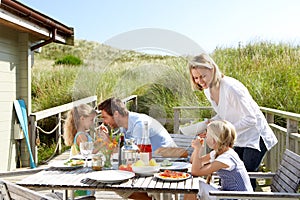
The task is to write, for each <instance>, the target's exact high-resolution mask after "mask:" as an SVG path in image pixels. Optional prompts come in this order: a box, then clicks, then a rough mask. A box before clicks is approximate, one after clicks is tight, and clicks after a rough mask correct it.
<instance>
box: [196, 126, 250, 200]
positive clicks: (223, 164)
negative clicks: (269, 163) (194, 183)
mask: <svg viewBox="0 0 300 200" xmlns="http://www.w3.org/2000/svg"><path fill="white" fill-rule="evenodd" d="M235 138H236V131H235V128H234V126H233V125H232V124H231V123H230V122H227V121H219V120H217V121H212V122H211V123H209V124H208V126H207V135H206V144H207V145H208V147H210V148H211V149H213V151H211V152H210V153H208V154H206V155H204V156H201V155H202V153H203V151H204V148H205V147H204V144H203V142H204V141H203V138H201V139H200V138H197V139H195V140H193V141H192V147H193V148H194V151H193V153H192V156H191V162H192V175H194V176H207V175H208V183H205V182H204V181H203V182H202V181H201V182H200V186H199V193H198V197H199V198H200V199H201V200H203V199H205V200H206V199H215V198H214V197H212V196H210V195H209V191H211V190H218V188H217V187H216V186H213V185H210V184H209V181H210V180H209V179H210V178H209V177H210V175H211V174H212V173H213V172H216V173H217V175H218V176H219V177H220V179H221V188H219V189H220V190H226V191H253V189H252V186H251V183H250V178H249V176H248V174H247V171H246V168H245V165H244V163H243V161H241V159H240V158H239V156H238V154H237V153H236V152H235V151H234V150H233V149H232V146H233V144H234V141H235Z"/></svg>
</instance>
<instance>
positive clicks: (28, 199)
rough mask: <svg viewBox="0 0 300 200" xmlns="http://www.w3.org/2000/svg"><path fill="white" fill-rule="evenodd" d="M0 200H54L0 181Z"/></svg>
mask: <svg viewBox="0 0 300 200" xmlns="http://www.w3.org/2000/svg"><path fill="white" fill-rule="evenodd" d="M0 199H1V200H11V199H15V200H19V199H22V200H23V199H24V200H53V199H54V198H52V197H49V196H46V195H43V194H40V193H38V192H36V191H33V190H30V189H27V188H25V187H22V186H19V185H16V184H13V183H11V182H8V181H4V180H0Z"/></svg>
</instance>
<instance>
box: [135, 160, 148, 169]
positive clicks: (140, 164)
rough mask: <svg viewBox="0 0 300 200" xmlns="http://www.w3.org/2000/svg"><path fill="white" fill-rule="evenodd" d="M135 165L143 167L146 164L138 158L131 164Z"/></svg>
mask: <svg viewBox="0 0 300 200" xmlns="http://www.w3.org/2000/svg"><path fill="white" fill-rule="evenodd" d="M133 165H134V166H135V167H143V166H146V165H145V163H144V161H142V160H138V161H136V162H135V163H134V164H133Z"/></svg>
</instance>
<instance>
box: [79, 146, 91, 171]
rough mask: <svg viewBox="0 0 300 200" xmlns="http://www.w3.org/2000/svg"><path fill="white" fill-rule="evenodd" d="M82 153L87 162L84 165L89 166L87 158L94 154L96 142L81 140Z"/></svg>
mask: <svg viewBox="0 0 300 200" xmlns="http://www.w3.org/2000/svg"><path fill="white" fill-rule="evenodd" d="M79 147H80V153H81V155H82V156H84V158H85V164H84V166H85V167H87V166H88V163H87V158H88V157H89V156H90V155H91V154H92V152H93V148H94V143H93V142H81V143H80V145H79Z"/></svg>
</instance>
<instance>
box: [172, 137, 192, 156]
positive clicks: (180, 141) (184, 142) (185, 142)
mask: <svg viewBox="0 0 300 200" xmlns="http://www.w3.org/2000/svg"><path fill="white" fill-rule="evenodd" d="M170 136H171V138H172V139H173V140H174V142H175V143H176V144H177V146H178V147H181V148H185V149H186V150H187V151H188V155H189V156H191V155H192V153H193V150H194V149H193V147H191V142H192V140H193V139H194V137H195V136H189V135H182V134H176V133H174V134H170Z"/></svg>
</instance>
